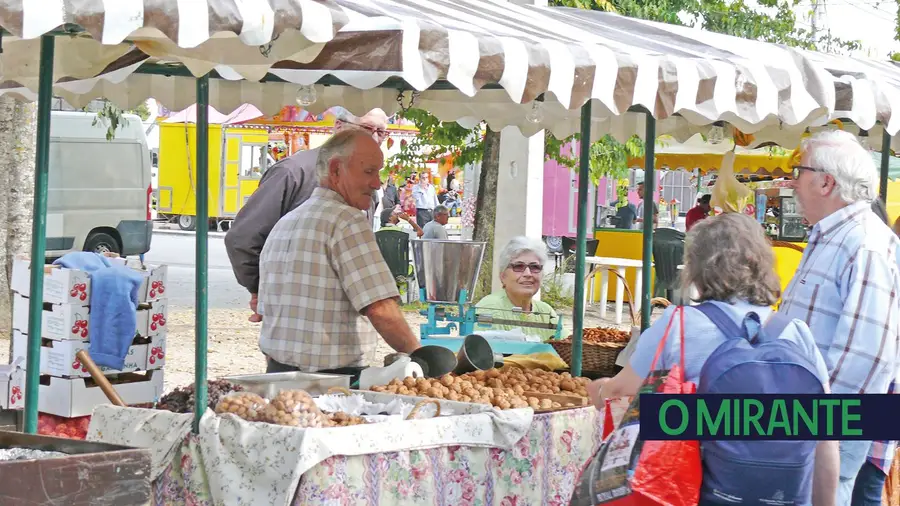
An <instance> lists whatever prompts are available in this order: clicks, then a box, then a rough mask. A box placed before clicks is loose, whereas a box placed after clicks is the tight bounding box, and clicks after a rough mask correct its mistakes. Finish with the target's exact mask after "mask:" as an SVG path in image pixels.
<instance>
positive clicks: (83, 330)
mask: <svg viewBox="0 0 900 506" xmlns="http://www.w3.org/2000/svg"><path fill="white" fill-rule="evenodd" d="M72 335H81V337H82V338H85V337H87V335H88V321H87V320H82V319H81V315H80V314H76V315H75V325H72Z"/></svg>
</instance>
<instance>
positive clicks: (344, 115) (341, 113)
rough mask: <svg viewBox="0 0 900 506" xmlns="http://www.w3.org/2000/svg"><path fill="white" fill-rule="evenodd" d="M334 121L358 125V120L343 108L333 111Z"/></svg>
mask: <svg viewBox="0 0 900 506" xmlns="http://www.w3.org/2000/svg"><path fill="white" fill-rule="evenodd" d="M334 120H335V121H342V122H344V123H358V122H359V118H357V117H356V115H355V114H353V113H352V112H350V111H348V110H347V109H344V108H343V107H341V108H339V109H337V110H335V112H334Z"/></svg>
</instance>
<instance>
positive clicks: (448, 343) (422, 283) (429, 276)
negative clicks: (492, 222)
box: [411, 239, 562, 355]
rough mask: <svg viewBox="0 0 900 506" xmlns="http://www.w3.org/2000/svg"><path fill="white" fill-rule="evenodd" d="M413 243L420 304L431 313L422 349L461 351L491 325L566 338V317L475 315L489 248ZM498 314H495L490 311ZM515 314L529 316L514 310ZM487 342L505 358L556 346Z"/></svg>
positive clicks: (468, 244) (465, 243)
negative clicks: (475, 294)
mask: <svg viewBox="0 0 900 506" xmlns="http://www.w3.org/2000/svg"><path fill="white" fill-rule="evenodd" d="M411 242H412V247H413V258H414V260H415V264H416V278H417V279H418V280H419V300H421V301H424V302H426V303H427V304H428V309H426V310H423V311H422V315H423V316H425V317H427V318H428V321H427V322H426V323H423V324H422V325H420V326H419V334H420V336H421V341H422V345H423V346H425V345H437V346H443V347H446V348H449V349H451V350H453V351H456V350H458V349H459V348H460V347H461V346H462V342H463V338H465V336H468V335H470V334H474V333H476V332H477V330H478V328H479V327H480V328H481V329H482V330H485V329H490V328H491V325H509V326H513V327H522V328H539V329H546V330H555V331H556V338H557V339H559V338H560V337H561V336H562V316H558V317H557V322H556V323H555V324H553V323H538V322H525V321H520V320H516V319H513V318H510V319H504V318H497V317H496V316H494V315H492V314H487V315H479V314H478V313H477V308H476V307H475V303H474V301H473V300H472V298H473V292H474V287H475V283H476V281H477V280H478V274H479V272H480V271H481V264H482V260H483V258H484V248H485V243H483V242H474V241H441V240H423V239H416V240H413V241H411ZM495 311H497V310H491V312H495ZM511 313H513V314H523V313H525V312H524V311H515V310H514V311H512V312H511ZM526 314H528V313H526ZM531 314H540V313H531ZM454 332H458V337H451V336H452V334H453V333H454ZM444 336H446V337H444ZM489 341H490V343H491V347H492V348H493V349H494V351H495V352H496V353H502V354H504V355H512V354H529V353H541V352H549V353H555V351H554V349H553V347H552V346H550V345H549V344H545V343H535V342H524V341H511V340H510V341H507V340H503V339H491V340H489Z"/></svg>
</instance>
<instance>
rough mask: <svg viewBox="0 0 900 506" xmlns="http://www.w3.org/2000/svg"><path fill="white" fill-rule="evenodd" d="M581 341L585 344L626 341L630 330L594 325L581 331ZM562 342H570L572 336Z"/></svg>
mask: <svg viewBox="0 0 900 506" xmlns="http://www.w3.org/2000/svg"><path fill="white" fill-rule="evenodd" d="M581 336H582V337H581V341H582V342H583V343H585V344H604V343H622V344H624V343H627V342H628V341H630V340H631V332H628V331H625V330H619V329H611V328H608V327H595V328H590V329H584V331H583V332H582V333H581ZM562 342H564V343H571V342H572V336H569V337H567V338H566V339H564V340H563V341H562Z"/></svg>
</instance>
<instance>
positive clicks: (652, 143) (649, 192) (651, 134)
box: [641, 112, 656, 332]
mask: <svg viewBox="0 0 900 506" xmlns="http://www.w3.org/2000/svg"><path fill="white" fill-rule="evenodd" d="M655 160H656V118H654V117H653V115H652V114H650V113H649V112H648V113H647V129H646V133H645V135H644V250H643V263H644V266H643V269H644V276H643V278H642V280H641V281H642V282H643V283H642V286H641V332H643V331H645V330H647V327H649V326H650V313H651V312H652V310H653V308H652V307H650V295H651V293H650V290H651V287H652V286H653V284H652V283H651V281H652V277H653V270H652V269H653V267H652V266H651V262H652V261H653V208H654V206H653V203H654V201H655V199H654V198H653V192H655V191H656V184H655V183H656V174H655V173H654V171H653V168H654V165H655V163H654V162H655Z"/></svg>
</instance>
